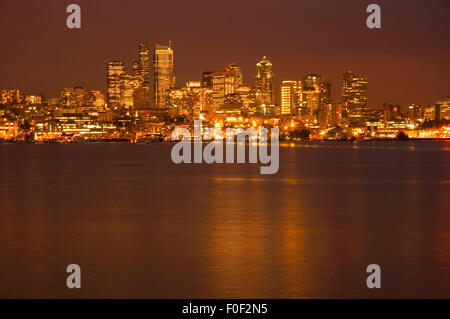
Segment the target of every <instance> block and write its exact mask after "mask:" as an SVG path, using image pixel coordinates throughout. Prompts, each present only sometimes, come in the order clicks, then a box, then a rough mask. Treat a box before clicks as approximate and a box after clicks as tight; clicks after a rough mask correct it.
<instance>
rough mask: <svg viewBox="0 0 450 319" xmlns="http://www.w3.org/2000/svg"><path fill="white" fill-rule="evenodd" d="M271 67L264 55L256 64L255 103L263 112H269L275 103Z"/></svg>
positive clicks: (273, 77) (273, 76)
mask: <svg viewBox="0 0 450 319" xmlns="http://www.w3.org/2000/svg"><path fill="white" fill-rule="evenodd" d="M272 67H273V65H272V62H270V61H269V60H268V59H267V57H265V56H264V57H263V59H262V60H261V61H259V62H258V63H257V64H256V79H255V88H256V104H257V107H258V108H259V109H260V112H261V113H263V114H267V113H270V109H271V108H272V109H273V106H274V104H275V87H274V80H275V75H274V73H273V69H272Z"/></svg>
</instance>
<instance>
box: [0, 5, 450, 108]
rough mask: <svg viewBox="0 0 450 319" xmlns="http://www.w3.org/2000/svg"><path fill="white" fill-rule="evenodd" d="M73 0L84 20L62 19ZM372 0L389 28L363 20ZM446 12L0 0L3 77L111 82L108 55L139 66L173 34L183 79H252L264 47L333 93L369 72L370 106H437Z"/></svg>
mask: <svg viewBox="0 0 450 319" xmlns="http://www.w3.org/2000/svg"><path fill="white" fill-rule="evenodd" d="M70 3H77V4H79V5H80V6H81V10H82V28H81V30H70V29H68V28H67V27H66V22H65V21H66V18H67V16H68V14H67V13H66V12H65V11H66V7H67V5H68V4H70ZM370 3H377V4H379V5H380V6H381V8H382V29H381V30H370V29H368V28H367V27H366V22H365V21H366V18H367V16H368V14H367V13H366V7H367V5H368V4H370ZM449 16H450V1H449V0H408V1H404V0H389V1H381V0H370V1H362V0H340V1H337V0H314V1H312V0H309V1H304V0H271V1H266V0H258V1H253V0H251V1H250V0H228V1H226V0H224V1H216V0H209V1H206V0H172V1H166V0H160V1H153V0H128V1H125V0H72V1H63V0H39V1H34V0H33V1H31V0H29V1H23V0H14V1H12V0H0V30H1V31H0V39H1V43H2V44H1V47H0V57H1V59H0V70H1V71H0V75H1V76H0V87H2V88H20V89H22V90H24V92H25V93H38V92H45V93H47V94H48V95H56V93H57V90H58V89H59V88H62V87H64V86H74V85H86V84H87V86H88V87H89V88H91V89H101V90H105V87H106V77H105V74H106V70H105V69H106V66H105V65H106V61H107V60H115V59H118V60H125V61H126V62H127V67H128V68H129V69H131V63H132V61H135V60H137V47H138V43H139V42H147V43H148V44H149V46H150V47H151V48H153V47H154V44H155V43H160V44H167V43H168V41H169V40H172V41H173V48H174V50H175V71H176V75H177V85H178V86H182V85H184V82H185V81H186V80H200V77H201V73H202V72H203V71H208V70H211V71H214V70H221V69H222V68H223V67H224V65H225V64H226V63H230V62H233V63H236V64H238V65H241V66H242V67H243V70H244V81H245V82H246V84H252V85H253V83H254V74H255V64H256V62H257V61H258V60H259V59H260V58H261V57H262V56H263V55H267V56H268V58H269V59H270V60H271V61H272V62H273V64H274V71H275V74H276V78H277V81H278V82H279V81H281V80H295V79H301V78H302V77H303V75H304V74H306V73H321V74H322V75H323V77H324V80H326V81H329V82H331V83H332V85H333V99H334V100H336V101H340V89H341V77H342V73H343V72H344V71H346V70H349V69H351V70H353V71H354V72H355V73H357V74H361V75H363V76H366V77H367V78H368V79H369V104H370V106H371V107H380V105H381V103H382V102H383V101H386V102H389V103H395V104H402V105H403V106H405V105H407V104H409V103H418V104H431V103H434V102H436V101H437V100H439V99H442V98H444V97H445V96H447V95H450V19H449ZM277 99H278V97H277Z"/></svg>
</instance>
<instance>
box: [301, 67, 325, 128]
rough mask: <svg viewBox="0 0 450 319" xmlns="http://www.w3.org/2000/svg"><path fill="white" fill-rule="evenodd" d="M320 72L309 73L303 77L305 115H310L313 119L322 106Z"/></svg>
mask: <svg viewBox="0 0 450 319" xmlns="http://www.w3.org/2000/svg"><path fill="white" fill-rule="evenodd" d="M321 81H322V76H321V75H320V74H307V75H306V76H305V77H304V78H303V103H304V105H303V106H304V110H303V115H307V116H310V117H311V118H310V119H311V120H312V119H313V118H314V115H317V112H318V110H319V108H320V83H321Z"/></svg>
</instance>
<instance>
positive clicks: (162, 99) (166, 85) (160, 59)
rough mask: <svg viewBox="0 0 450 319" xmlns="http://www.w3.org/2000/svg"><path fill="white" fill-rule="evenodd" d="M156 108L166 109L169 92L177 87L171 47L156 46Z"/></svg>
mask: <svg viewBox="0 0 450 319" xmlns="http://www.w3.org/2000/svg"><path fill="white" fill-rule="evenodd" d="M153 65H154V68H155V70H154V76H155V83H154V94H155V107H156V108H158V109H162V108H165V106H166V94H167V90H169V89H171V88H173V87H175V73H174V68H173V65H174V61H173V50H172V48H171V47H170V45H169V46H163V45H158V44H157V45H156V47H155V56H154V64H153Z"/></svg>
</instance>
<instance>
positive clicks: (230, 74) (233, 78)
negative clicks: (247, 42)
mask: <svg viewBox="0 0 450 319" xmlns="http://www.w3.org/2000/svg"><path fill="white" fill-rule="evenodd" d="M242 84H243V81H242V70H241V67H240V66H237V65H235V64H229V65H227V66H226V67H225V70H224V71H222V72H213V73H212V89H213V101H214V102H213V104H214V107H215V108H216V109H217V108H219V107H220V106H222V105H223V104H224V103H225V97H226V96H227V95H231V94H235V93H236V92H237V89H238V88H239V87H241V86H242Z"/></svg>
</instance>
